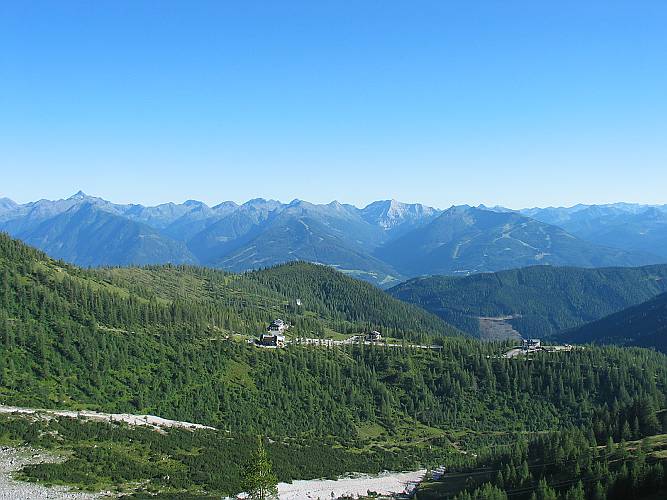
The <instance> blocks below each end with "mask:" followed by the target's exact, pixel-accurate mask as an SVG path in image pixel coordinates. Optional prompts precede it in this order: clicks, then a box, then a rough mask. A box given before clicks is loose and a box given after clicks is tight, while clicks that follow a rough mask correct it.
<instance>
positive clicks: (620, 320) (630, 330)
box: [559, 293, 667, 353]
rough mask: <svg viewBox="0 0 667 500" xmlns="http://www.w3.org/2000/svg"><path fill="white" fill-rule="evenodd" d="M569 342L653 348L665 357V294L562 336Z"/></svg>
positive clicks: (666, 350)
mask: <svg viewBox="0 0 667 500" xmlns="http://www.w3.org/2000/svg"><path fill="white" fill-rule="evenodd" d="M559 338H562V339H563V340H566V341H570V342H581V343H584V342H596V343H602V344H618V345H633V346H641V347H654V348H656V349H658V350H659V351H662V352H665V353H667V293H663V294H661V295H658V296H657V297H655V298H653V299H651V300H649V301H647V302H644V303H642V304H639V305H637V306H633V307H629V308H628V309H624V310H623V311H619V312H617V313H615V314H611V315H609V316H607V317H604V318H602V319H600V320H598V321H593V322H592V323H589V324H587V325H584V326H581V327H579V328H575V329H572V330H569V331H567V332H564V333H563V334H562V335H559Z"/></svg>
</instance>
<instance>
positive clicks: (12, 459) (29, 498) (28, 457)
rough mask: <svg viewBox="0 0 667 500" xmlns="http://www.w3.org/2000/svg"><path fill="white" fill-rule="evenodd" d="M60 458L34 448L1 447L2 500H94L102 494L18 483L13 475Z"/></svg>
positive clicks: (0, 481)
mask: <svg viewBox="0 0 667 500" xmlns="http://www.w3.org/2000/svg"><path fill="white" fill-rule="evenodd" d="M57 461H58V458H56V457H54V456H52V455H49V454H46V453H44V452H41V451H38V450H34V449H32V448H8V447H5V446H3V447H0V500H43V499H49V500H92V499H97V498H102V495H100V494H91V493H80V492H74V491H70V490H69V489H67V488H65V487H61V486H54V487H47V486H44V485H41V484H39V483H29V482H25V481H17V480H16V479H14V478H13V477H12V474H13V473H14V472H16V471H18V470H19V469H21V468H22V467H23V466H24V465H28V464H39V463H53V462H57Z"/></svg>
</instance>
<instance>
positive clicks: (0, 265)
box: [0, 236, 667, 497]
mask: <svg viewBox="0 0 667 500" xmlns="http://www.w3.org/2000/svg"><path fill="white" fill-rule="evenodd" d="M348 285H349V286H348ZM295 294H298V297H296V298H299V299H301V301H302V304H303V305H302V306H297V305H296V302H295ZM329 297H331V300H329ZM293 301H294V302H293ZM299 308H303V310H300V309H299ZM394 308H396V310H395V311H393V309H394ZM278 314H280V315H283V314H284V315H285V316H286V318H287V319H288V320H290V321H293V323H294V325H295V326H294V328H295V329H296V330H297V332H299V331H300V332H304V333H307V332H309V331H310V330H309V329H311V328H314V329H317V328H319V329H321V330H325V329H334V328H341V329H344V328H349V330H350V331H353V330H354V329H355V328H360V329H362V330H365V329H366V328H367V327H368V326H369V325H370V326H376V325H377V326H378V327H381V328H385V329H389V330H390V331H392V332H393V333H394V334H401V333H402V334H404V335H405V336H411V335H415V336H417V335H419V334H420V332H424V331H428V332H430V333H432V334H433V335H437V336H438V339H439V340H438V341H439V342H440V343H441V345H442V349H437V350H425V349H415V348H408V347H398V348H389V347H382V346H364V345H350V346H346V347H341V348H318V347H304V346H290V347H288V348H286V349H276V350H270V349H259V348H256V347H252V346H249V345H247V344H246V343H245V342H242V341H236V340H235V339H234V338H233V337H232V338H229V339H228V338H226V335H228V334H230V333H233V332H240V333H249V334H253V333H257V332H258V331H261V329H263V328H264V326H265V324H266V321H267V320H268V319H272V318H273V317H275V316H276V315H278ZM400 318H404V319H403V320H402V322H401V324H400V325H399V324H398V323H399V322H400ZM420 318H421V319H420ZM442 325H443V324H442V323H441V322H440V321H438V320H437V319H435V318H434V317H433V316H430V315H428V314H426V313H419V312H418V311H417V310H416V309H414V308H413V307H412V306H409V305H405V304H400V303H397V302H395V301H394V300H392V299H390V298H387V297H386V296H384V295H382V292H380V291H379V290H376V289H374V288H373V287H371V286H370V285H367V284H363V283H358V282H356V281H354V280H351V279H350V278H347V277H345V276H343V275H341V274H339V273H336V272H334V271H332V270H331V269H329V268H326V267H322V266H313V265H307V264H301V263H298V264H291V265H288V266H280V267H277V268H273V269H268V270H264V271H259V272H256V273H249V274H247V275H240V276H239V275H231V274H227V273H223V272H219V271H212V270H207V269H197V268H187V267H154V268H145V269H132V268H130V269H102V270H96V271H88V270H81V269H78V268H76V267H73V266H69V265H66V264H63V263H61V262H56V261H53V260H51V259H49V258H47V257H46V256H45V255H44V254H43V253H41V252H39V251H37V250H34V249H31V248H29V247H26V246H25V245H23V244H21V243H19V242H17V241H15V240H12V239H10V238H8V237H6V236H0V345H1V346H2V349H1V350H0V403H4V404H16V405H21V406H32V407H49V408H72V409H78V408H89V409H95V410H102V411H110V412H132V413H150V414H157V415H160V416H163V417H166V418H173V419H177V420H186V421H192V422H197V423H202V424H208V425H212V426H214V427H216V428H218V429H220V430H222V431H229V433H227V432H222V433H220V434H216V435H215V436H212V437H210V438H207V439H206V441H207V443H204V442H203V441H202V440H201V439H200V438H199V437H188V436H187V434H186V432H187V431H183V432H174V433H173V434H172V433H171V432H170V433H169V435H170V436H173V440H171V438H170V439H167V440H165V441H164V442H162V444H159V443H158V442H157V441H156V440H157V439H158V438H157V437H156V438H152V437H150V436H147V435H142V436H141V437H138V438H137V440H136V442H133V443H131V444H128V443H129V442H128V439H129V435H127V434H124V432H125V431H122V429H121V430H114V428H113V427H109V426H107V427H105V428H104V429H107V430H104V429H100V428H99V426H97V427H95V431H94V432H93V431H92V430H91V431H90V432H92V434H90V432H89V433H86V432H88V431H86V432H83V433H81V432H79V431H75V430H72V429H70V430H68V429H64V428H62V426H61V425H60V424H56V423H46V424H44V426H42V427H39V428H38V429H33V428H31V429H32V430H29V429H28V428H27V427H26V425H28V424H18V423H13V424H11V425H10V424H7V425H5V424H2V427H1V428H0V430H2V432H5V433H7V434H6V435H9V436H16V437H17V438H19V437H20V438H21V439H33V440H37V441H38V442H40V443H42V442H49V443H51V446H59V445H60V446H62V445H63V443H64V441H63V440H65V439H66V438H65V436H69V437H67V439H74V438H73V437H72V436H75V437H76V436H79V438H80V437H81V436H97V437H91V438H90V439H92V442H91V441H90V440H88V441H87V442H86V443H85V444H80V443H79V444H77V445H76V446H74V445H73V446H74V447H73V448H68V450H70V451H69V452H68V453H70V454H71V456H72V458H71V459H68V461H67V462H65V464H64V465H63V466H57V465H54V466H43V467H38V468H36V469H35V470H34V471H32V472H31V474H32V476H31V477H35V476H36V477H40V478H53V477H57V478H60V477H66V478H68V481H69V482H75V483H78V482H80V481H83V480H84V479H85V478H90V477H96V475H100V474H101V475H105V474H104V473H103V472H104V471H108V470H110V469H109V467H110V464H114V463H115V464H117V465H116V466H115V467H113V470H118V471H123V474H124V475H122V474H120V473H119V474H116V475H115V476H114V477H116V479H109V478H106V479H105V481H107V482H108V481H112V482H113V481H121V482H122V481H127V482H128V483H131V484H133V485H134V486H127V487H133V488H134V487H136V485H137V484H150V485H151V487H153V488H157V490H160V489H161V488H167V489H169V491H171V492H172V493H174V494H176V496H177V497H178V495H182V494H184V493H186V492H190V491H191V488H198V490H197V491H201V489H202V488H204V489H205V490H206V491H207V492H209V493H210V492H213V493H215V494H216V495H218V496H219V495H223V494H235V493H237V492H238V489H236V488H238V485H239V484H240V482H239V470H238V467H236V466H232V465H230V466H229V467H228V468H227V467H222V468H221V467H220V466H219V465H218V464H220V463H226V462H220V460H223V457H225V458H224V460H230V464H232V463H242V461H243V460H245V459H247V455H248V453H249V450H248V449H247V443H248V439H247V436H248V435H252V434H257V433H261V434H263V435H265V436H270V437H272V439H273V441H274V443H273V444H272V445H271V446H272V448H271V450H272V453H273V458H274V459H275V460H276V462H279V463H280V466H279V470H280V474H281V476H280V477H281V478H285V479H290V478H299V477H302V478H303V477H304V475H306V474H312V476H310V477H321V476H322V475H326V474H328V473H332V472H333V473H336V474H340V473H342V472H348V471H355V470H356V471H360V472H376V471H378V470H383V469H384V468H394V469H396V468H397V469H399V470H406V469H407V470H409V469H408V468H415V469H416V468H419V467H423V466H434V465H438V464H447V465H448V466H453V465H455V464H458V465H460V464H464V463H465V464H472V457H473V455H472V454H468V455H466V454H462V453H461V452H460V451H459V450H461V449H463V450H469V451H470V452H474V453H475V454H478V455H479V454H482V453H484V450H487V451H488V450H491V449H493V450H497V449H498V446H505V445H508V443H515V442H516V441H517V437H524V436H525V435H526V433H533V432H540V433H543V432H550V431H557V430H561V429H564V428H565V427H567V426H578V427H579V428H582V429H587V430H589V431H590V432H589V433H590V434H591V435H594V438H593V439H594V440H596V441H598V442H599V443H604V442H605V441H606V440H607V439H608V438H609V437H612V438H613V439H615V440H618V439H620V438H621V437H623V435H624V434H623V433H624V430H625V428H626V427H628V428H629V429H630V431H629V432H630V433H631V436H639V437H641V436H643V435H648V434H652V433H656V432H658V431H659V430H660V429H661V428H662V426H663V423H662V422H661V420H660V418H661V415H663V414H664V412H663V413H660V414H659V413H658V410H659V409H662V408H665V396H666V391H667V357H665V356H664V355H662V354H660V353H656V352H651V351H648V350H644V349H621V348H617V347H591V348H586V349H582V350H577V351H573V352H571V353H562V354H558V355H548V354H545V355H543V356H537V357H536V358H535V359H533V360H531V361H526V360H522V359H516V360H507V359H504V358H502V356H500V355H499V354H500V353H501V352H502V349H503V346H501V345H499V344H485V343H480V342H477V341H475V340H472V339H469V338H465V337H460V336H457V337H447V336H443V333H448V332H451V330H450V329H448V328H446V327H443V326H442ZM635 422H637V423H636V425H635ZM666 424H667V423H666ZM30 425H33V424H30ZM34 425H37V424H34ZM39 425H42V424H39ZM101 425H106V424H101ZM53 432H57V433H58V434H53ZM54 435H58V436H61V437H59V438H58V439H57V440H55V441H54V440H52V439H50V438H49V437H48V436H54ZM221 436H222V437H221ZM95 439H97V440H104V441H105V444H104V446H100V447H99V448H98V447H97V446H96V445H97V442H96V441H95ZM75 443H76V441H75ZM93 443H94V444H95V446H93ZM123 443H124V444H123ZM168 443H171V444H168ZM452 443H455V445H454V444H452ZM110 450H111V451H110ZM184 450H186V451H184ZM231 450H236V451H233V452H232V451H231ZM68 456H70V455H68ZM142 457H143V458H142ZM146 457H150V458H146ZM215 457H217V458H215ZM317 457H319V458H317ZM323 457H324V458H326V459H327V460H328V461H327V460H323ZM239 461H241V462H239ZM274 463H275V462H274ZM211 464H215V470H213V469H212V468H211ZM341 464H345V467H346V469H347V470H344V471H343V470H341V469H340V467H341ZM163 465H164V466H165V467H166V466H167V465H169V467H170V468H169V470H170V471H172V472H173V473H169V472H167V469H165V468H164V467H163ZM517 467H518V465H517ZM71 471H79V472H78V473H77V474H70V472H71ZM221 471H224V473H223V472H221ZM306 477H308V476H306ZM123 478H127V479H123ZM170 478H172V479H170ZM142 481H143V482H142ZM100 484H104V485H105V486H106V485H107V484H108V483H100ZM181 497H182V496H181Z"/></svg>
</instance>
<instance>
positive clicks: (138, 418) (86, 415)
mask: <svg viewBox="0 0 667 500" xmlns="http://www.w3.org/2000/svg"><path fill="white" fill-rule="evenodd" d="M0 413H20V414H23V415H47V416H48V415H52V416H56V417H69V418H83V419H91V420H104V421H106V422H125V423H127V424H129V425H144V426H148V427H152V428H154V429H162V428H169V427H179V428H182V429H210V430H215V428H214V427H209V426H208V425H201V424H193V423H192V422H183V421H181V420H169V419H168V418H162V417H156V416H155V415H131V414H129V413H102V412H97V411H87V410H83V411H69V410H43V409H38V408H21V407H19V406H7V405H0Z"/></svg>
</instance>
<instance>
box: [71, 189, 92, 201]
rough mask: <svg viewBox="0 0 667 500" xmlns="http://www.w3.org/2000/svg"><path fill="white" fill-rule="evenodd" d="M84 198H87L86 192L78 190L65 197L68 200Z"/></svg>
mask: <svg viewBox="0 0 667 500" xmlns="http://www.w3.org/2000/svg"><path fill="white" fill-rule="evenodd" d="M86 198H88V195H87V194H86V193H84V192H83V191H81V190H79V191H77V192H76V193H74V194H73V195H72V196H70V197H69V198H67V199H68V200H85V199H86Z"/></svg>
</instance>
